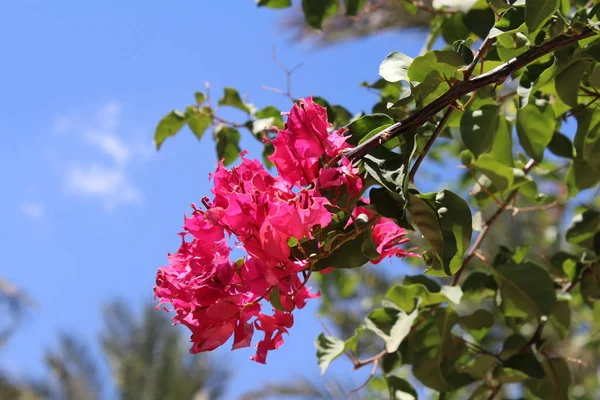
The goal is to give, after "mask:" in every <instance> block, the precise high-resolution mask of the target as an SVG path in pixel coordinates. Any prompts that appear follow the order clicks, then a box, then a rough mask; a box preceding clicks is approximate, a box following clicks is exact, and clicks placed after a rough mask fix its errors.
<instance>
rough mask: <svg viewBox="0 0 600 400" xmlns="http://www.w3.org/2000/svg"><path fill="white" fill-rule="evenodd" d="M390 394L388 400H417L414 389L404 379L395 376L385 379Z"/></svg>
mask: <svg viewBox="0 0 600 400" xmlns="http://www.w3.org/2000/svg"><path fill="white" fill-rule="evenodd" d="M385 380H386V381H387V384H388V389H389V392H390V399H398V400H417V398H418V395H417V391H416V390H415V388H414V387H413V386H412V385H411V384H410V383H408V381H407V380H405V379H404V378H400V377H399V376H396V375H388V376H386V377H385Z"/></svg>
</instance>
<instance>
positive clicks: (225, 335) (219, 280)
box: [154, 98, 406, 363]
mask: <svg viewBox="0 0 600 400" xmlns="http://www.w3.org/2000/svg"><path fill="white" fill-rule="evenodd" d="M329 128H330V124H329V123H328V122H327V113H326V110H325V108H323V107H321V106H319V105H317V104H315V103H314V102H313V100H312V99H311V98H307V99H304V100H300V101H299V103H298V104H297V105H294V107H293V108H292V110H291V112H290V113H289V115H288V121H287V124H286V127H285V129H284V130H281V131H279V133H278V135H277V138H276V139H274V140H273V141H272V143H273V146H274V148H275V152H274V154H273V155H272V156H271V157H270V159H271V161H272V162H273V163H274V164H275V166H276V168H277V171H278V173H279V175H278V176H272V175H271V174H270V173H269V172H268V171H266V170H265V168H264V167H263V166H262V165H261V164H260V163H259V162H258V161H256V160H249V159H247V158H245V157H244V156H245V154H244V153H243V154H242V155H241V156H242V160H241V164H240V165H239V166H237V167H234V168H232V169H231V170H228V169H225V168H224V166H223V164H222V163H220V164H219V166H218V167H217V170H216V172H215V173H214V174H212V175H211V178H212V180H213V181H214V189H213V194H214V198H213V200H212V201H210V200H209V199H208V198H204V199H203V204H204V206H205V207H206V210H201V209H199V208H197V207H196V206H193V208H194V210H193V212H192V215H191V217H189V218H188V217H186V218H185V223H184V229H185V232H183V233H181V237H182V244H181V247H180V248H179V250H178V251H177V253H175V254H170V255H169V265H168V266H164V267H161V268H160V269H159V271H158V274H157V277H156V286H155V288H154V290H155V295H156V297H158V298H159V299H160V304H164V303H170V304H171V305H172V307H173V308H174V310H175V312H176V315H175V317H174V318H173V320H174V322H175V323H179V324H183V325H185V326H187V327H188V328H189V329H190V330H191V332H192V337H191V340H192V342H193V346H192V349H191V352H192V353H197V352H202V351H210V350H213V349H215V348H217V347H219V346H221V345H223V344H224V343H225V342H227V341H228V340H229V338H230V337H231V336H233V349H237V348H241V347H247V346H250V344H251V341H252V336H253V333H254V331H255V330H260V331H263V332H264V338H263V339H262V340H260V341H259V342H258V344H257V345H256V347H257V351H256V355H255V356H254V357H252V359H253V360H254V361H257V362H260V363H265V362H266V358H267V353H268V351H269V350H274V349H277V348H278V347H279V346H281V344H282V343H283V334H284V333H287V330H288V329H289V328H290V327H291V326H292V325H293V322H294V320H293V315H292V312H293V311H294V310H295V309H296V308H302V307H304V305H305V303H306V300H307V299H310V298H315V297H318V296H319V293H313V292H311V291H310V290H309V289H308V288H307V287H306V286H305V283H306V279H305V278H306V272H305V271H306V270H307V269H309V267H310V259H309V256H308V255H306V256H303V257H302V258H298V257H292V256H291V249H290V243H293V242H294V240H293V239H295V240H296V241H301V240H302V239H305V238H308V239H312V238H313V233H314V232H315V229H318V228H324V227H326V226H327V225H328V224H329V222H331V219H332V217H331V211H330V210H329V209H328V207H333V206H335V205H334V204H332V202H335V200H331V199H328V198H327V197H326V196H325V195H324V193H325V192H328V191H332V190H333V191H334V192H336V191H337V192H340V191H344V192H345V193H346V194H348V196H354V197H355V198H356V196H358V195H359V194H360V193H361V191H362V185H363V182H362V180H361V178H360V176H359V175H358V169H357V168H354V167H353V166H352V165H351V163H350V162H348V161H347V160H345V159H343V158H341V159H340V162H339V163H335V164H337V165H335V166H328V163H331V164H334V163H333V162H331V161H332V160H334V159H337V158H338V157H339V156H340V152H341V150H343V149H345V148H348V147H350V145H349V144H348V143H346V139H347V137H345V136H344V135H343V134H344V130H343V129H341V130H338V131H335V132H332V133H330V132H329ZM357 210H358V211H359V212H360V213H366V214H367V215H368V216H370V217H373V215H372V212H370V211H369V210H366V209H364V210H362V209H358V208H357V209H355V213H356V212H357ZM405 234H406V232H405V231H404V230H403V229H402V228H400V227H398V226H397V225H396V224H395V223H394V222H393V221H391V220H387V219H384V218H382V219H380V220H379V222H378V223H377V224H376V225H375V227H374V229H373V237H374V242H375V244H376V246H377V250H378V252H379V253H380V254H381V258H380V259H379V260H376V262H379V261H381V259H383V258H384V257H386V256H391V255H396V256H402V255H406V253H405V252H404V251H403V250H400V249H398V248H396V247H395V246H396V245H397V244H399V243H402V242H403V241H405V239H404V236H405ZM232 235H234V236H235V238H236V239H237V246H238V247H240V248H242V249H243V250H245V252H246V255H245V257H243V258H242V259H240V260H238V261H233V262H232V261H231V260H230V253H231V251H232V249H231V248H230V247H229V245H228V238H229V237H230V236H232ZM189 239H191V240H189ZM290 240H292V242H290ZM302 272H304V274H302V275H301V273H302ZM274 296H275V297H276V298H274ZM263 299H267V300H270V301H271V303H273V305H274V306H276V309H273V313H272V315H267V314H264V313H263V312H262V309H261V305H260V303H261V300H263Z"/></svg>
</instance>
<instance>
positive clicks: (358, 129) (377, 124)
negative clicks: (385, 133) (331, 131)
mask: <svg viewBox="0 0 600 400" xmlns="http://www.w3.org/2000/svg"><path fill="white" fill-rule="evenodd" d="M393 123H394V120H393V119H392V118H390V117H388V116H387V115H385V114H369V115H365V116H363V117H360V118H358V119H356V120H354V121H352V123H351V124H350V125H348V126H347V128H348V133H349V134H350V137H349V138H348V143H350V144H352V145H354V146H356V145H358V144H359V143H360V141H361V140H362V139H363V138H365V137H366V136H367V135H368V134H369V133H371V132H373V131H376V130H381V127H382V126H385V127H388V126H390V125H392V124H393Z"/></svg>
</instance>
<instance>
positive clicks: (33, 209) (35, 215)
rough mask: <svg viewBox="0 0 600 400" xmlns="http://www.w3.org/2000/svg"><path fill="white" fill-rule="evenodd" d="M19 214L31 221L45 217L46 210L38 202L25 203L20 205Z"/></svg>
mask: <svg viewBox="0 0 600 400" xmlns="http://www.w3.org/2000/svg"><path fill="white" fill-rule="evenodd" d="M21 212H22V213H23V215H25V216H26V217H29V218H31V219H40V218H43V217H44V215H46V208H45V207H44V205H43V204H42V203H40V202H36V201H26V202H24V203H23V204H21Z"/></svg>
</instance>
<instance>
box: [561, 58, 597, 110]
mask: <svg viewBox="0 0 600 400" xmlns="http://www.w3.org/2000/svg"><path fill="white" fill-rule="evenodd" d="M589 65H590V61H588V60H578V61H575V62H573V63H572V64H570V65H568V66H567V67H566V68H564V69H563V70H562V71H561V72H560V73H559V74H558V75H557V76H556V81H555V87H556V92H557V93H558V95H559V96H560V98H561V100H562V101H564V102H565V104H567V105H569V106H571V107H577V104H578V101H577V94H578V93H579V83H580V82H581V78H582V77H583V73H584V72H585V70H586V69H587V67H588V66H589Z"/></svg>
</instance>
